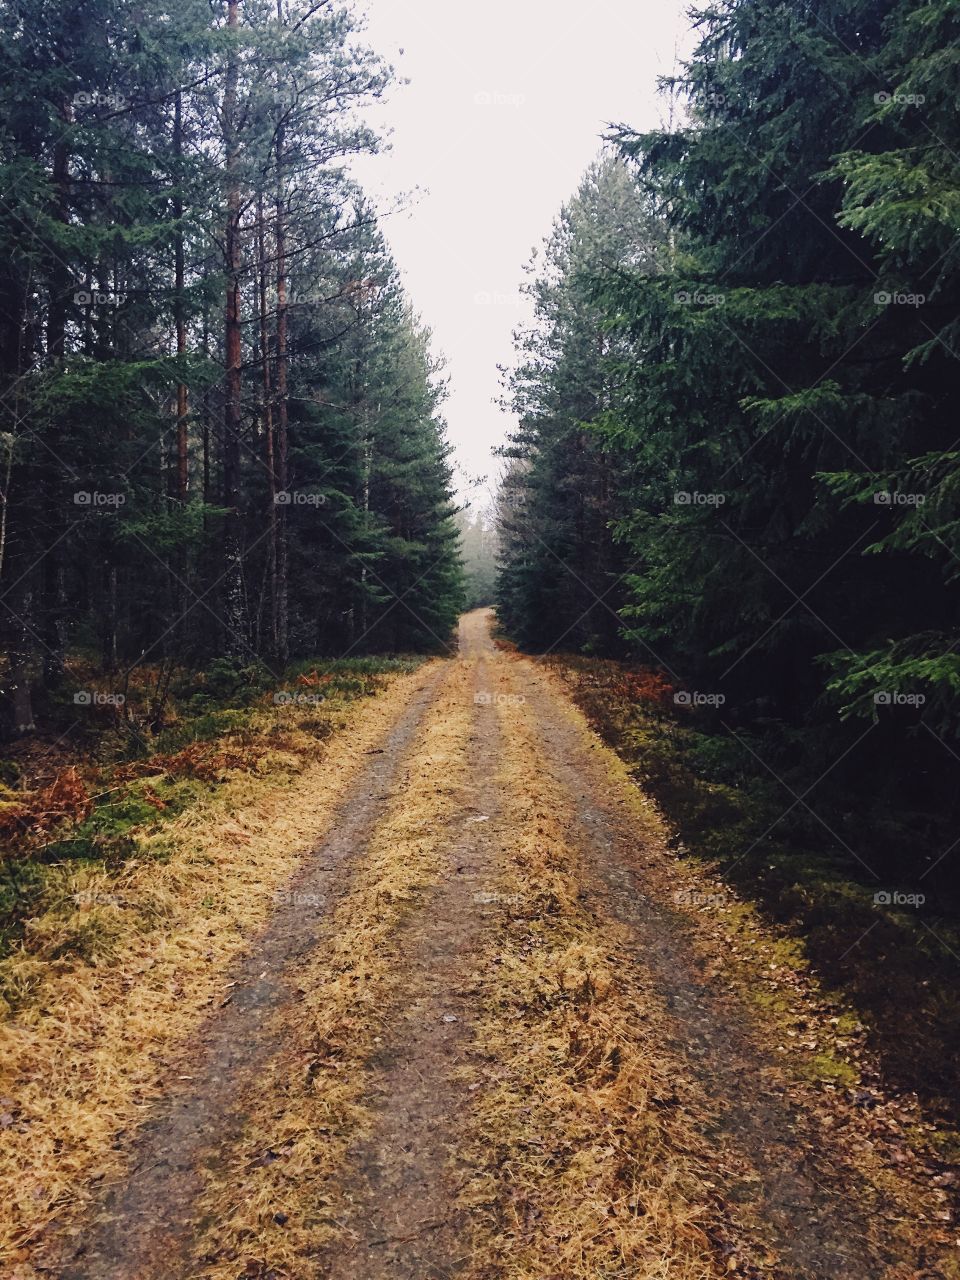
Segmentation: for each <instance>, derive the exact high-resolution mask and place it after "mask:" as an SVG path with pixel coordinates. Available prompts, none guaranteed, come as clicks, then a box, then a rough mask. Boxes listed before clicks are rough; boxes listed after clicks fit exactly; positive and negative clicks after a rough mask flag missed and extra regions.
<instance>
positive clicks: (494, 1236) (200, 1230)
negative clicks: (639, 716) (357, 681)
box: [31, 611, 941, 1280]
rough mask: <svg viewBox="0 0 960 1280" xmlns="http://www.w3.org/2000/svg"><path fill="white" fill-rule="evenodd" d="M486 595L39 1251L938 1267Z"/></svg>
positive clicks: (431, 1275)
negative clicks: (146, 1120) (78, 1240)
mask: <svg viewBox="0 0 960 1280" xmlns="http://www.w3.org/2000/svg"><path fill="white" fill-rule="evenodd" d="M490 623H491V619H490V616H489V614H488V612H487V611H478V612H476V613H473V614H470V615H467V616H466V617H465V618H464V619H463V622H462V624H461V635H460V654H459V658H458V659H457V660H456V661H454V662H452V663H449V664H446V666H442V667H439V668H438V669H437V670H436V672H435V674H433V675H431V676H430V678H429V679H428V681H427V682H426V684H425V685H424V686H423V688H422V689H421V690H420V692H419V693H418V694H417V695H416V696H415V697H414V698H413V700H412V701H411V702H410V703H409V705H408V706H407V707H406V709H405V710H404V712H403V714H402V716H401V718H400V719H399V721H398V722H397V723H396V725H395V727H394V728H393V730H392V732H391V734H390V736H389V738H388V739H387V741H386V742H385V744H384V745H385V750H384V752H383V754H381V755H375V756H372V757H371V762H370V765H369V766H368V768H367V769H366V770H365V771H364V772H363V774H362V776H361V777H359V778H358V779H357V780H356V782H355V783H354V785H353V787H352V789H351V790H350V792H349V794H348V795H347V797H346V798H345V803H344V805H343V806H342V807H341V810H340V816H339V819H338V821H337V822H336V823H335V825H334V826H333V828H332V829H331V831H330V833H329V835H328V836H327V838H326V839H325V840H324V842H323V843H322V844H321V846H320V847H319V848H318V849H317V850H316V852H315V853H314V854H312V855H311V856H310V857H309V858H308V859H307V860H306V861H305V863H304V865H303V867H302V868H301V870H300V872H299V874H298V876H297V878H296V880H295V882H293V883H292V884H291V886H290V889H291V892H292V894H297V895H300V898H299V899H298V898H296V897H294V898H293V899H292V905H291V906H290V907H289V908H285V907H280V908H278V909H277V911H276V912H275V913H274V915H273V917H272V919H271V920H270V922H269V923H268V925H267V927H266V929H265V930H264V931H263V932H262V933H261V935H260V936H259V938H258V939H257V940H256V941H255V943H254V944H253V945H252V946H251V948H250V954H249V956H248V958H247V960H245V961H244V962H243V964H242V965H240V966H239V967H238V968H237V971H236V973H234V974H233V975H232V977H233V980H234V981H235V982H236V984H237V985H236V986H235V987H233V988H232V989H231V990H232V996H231V998H230V1002H229V1003H228V1004H227V1005H226V1006H225V1007H223V1008H221V1009H219V1010H218V1011H217V1012H216V1014H215V1016H213V1017H212V1018H211V1019H210V1020H209V1022H208V1024H207V1025H206V1027H205V1028H204V1030H203V1032H202V1034H201V1035H200V1036H199V1037H197V1039H196V1042H195V1044H194V1045H193V1046H192V1047H191V1050H190V1051H191V1053H192V1054H193V1055H194V1060H195V1067H194V1069H193V1070H192V1071H191V1073H190V1074H191V1075H192V1076H193V1079H192V1080H191V1081H190V1082H185V1083H181V1082H173V1083H172V1084H171V1088H170V1091H169V1093H168V1094H167V1096H166V1097H165V1098H164V1100H163V1101H162V1103H161V1104H160V1105H159V1106H158V1107H157V1109H156V1112H155V1114H154V1116H153V1119H152V1121H151V1123H150V1124H149V1126H148V1127H147V1129H146V1130H145V1131H144V1132H143V1134H142V1135H141V1137H140V1138H139V1139H138V1140H137V1141H136V1143H135V1144H134V1146H133V1148H132V1149H131V1151H130V1152H129V1159H128V1174H127V1177H126V1178H125V1179H124V1180H122V1181H120V1182H118V1183H117V1184H115V1185H114V1187H113V1189H112V1190H111V1191H110V1192H109V1194H107V1195H106V1196H105V1197H103V1198H101V1201H100V1204H99V1212H98V1214H97V1215H96V1217H95V1218H94V1219H93V1220H92V1221H91V1222H90V1223H89V1224H88V1227H87V1229H86V1231H85V1233H84V1235H83V1237H82V1245H81V1248H80V1250H79V1252H78V1251H77V1250H76V1249H75V1248H74V1249H73V1250H72V1260H71V1261H70V1262H69V1263H65V1262H61V1263H60V1264H59V1265H58V1264H57V1263H56V1262H54V1263H52V1264H50V1265H49V1266H48V1267H47V1268H46V1274H51V1273H52V1274H55V1275H58V1276H63V1277H64V1280H67V1278H69V1280H81V1278H82V1280H107V1278H111V1280H114V1278H115V1280H122V1278H125V1277H131V1278H133V1277H135V1278H136V1280H154V1278H155V1277H156V1278H159V1277H164V1278H165V1280H168V1278H169V1280H174V1278H176V1277H190V1280H201V1278H203V1280H206V1278H207V1277H209V1278H210V1280H224V1278H225V1277H233V1276H237V1277H239V1276H255V1277H260V1278H261V1280H314V1278H316V1277H329V1278H330V1280H381V1278H382V1277H386V1276H391V1277H398V1278H399V1280H437V1278H438V1277H452V1276H462V1277H464V1278H465V1280H534V1277H536V1278H537V1280H580V1278H581V1277H582V1278H583V1280H593V1278H594V1277H596V1278H598V1280H599V1277H604V1278H605V1280H614V1278H616V1280H627V1277H630V1280H713V1278H715V1277H719V1276H720V1275H728V1276H729V1275H739V1276H753V1277H761V1276H766V1277H771V1278H774V1280H776V1278H779V1280H821V1277H823V1278H826V1277H831V1278H832V1277H835V1276H836V1277H840V1276H844V1277H851V1280H907V1278H908V1277H917V1276H926V1275H930V1276H936V1275H940V1274H941V1273H940V1272H938V1271H936V1270H934V1269H932V1263H931V1262H930V1258H931V1257H932V1256H933V1255H932V1254H930V1255H928V1256H927V1265H929V1266H930V1267H931V1269H930V1270H929V1271H927V1270H925V1269H924V1259H923V1257H922V1256H918V1255H917V1252H916V1248H915V1244H916V1239H917V1236H916V1233H915V1232H914V1233H913V1234H911V1233H910V1232H905V1231H901V1229H900V1224H902V1223H903V1222H904V1221H905V1219H906V1218H907V1217H908V1215H909V1213H910V1212H913V1211H914V1210H912V1209H908V1208H904V1206H903V1205H902V1204H901V1203H899V1202H898V1199H897V1190H896V1186H895V1179H890V1178H887V1179H886V1181H884V1179H883V1178H879V1179H878V1178H873V1179H870V1178H867V1177H865V1176H864V1174H863V1172H862V1168H861V1166H859V1165H854V1164H853V1163H851V1162H850V1161H848V1160H847V1158H846V1157H845V1155H844V1152H843V1151H842V1150H841V1149H840V1146H839V1144H837V1143H836V1141H834V1140H833V1139H832V1138H831V1136H830V1134H829V1133H828V1131H827V1128H826V1127H825V1126H824V1125H823V1123H822V1121H821V1117H820V1115H819V1113H818V1111H817V1108H816V1107H815V1106H814V1105H813V1104H812V1098H811V1099H810V1102H811V1105H809V1106H807V1105H805V1103H804V1100H803V1095H802V1092H801V1093H798V1092H797V1091H796V1090H795V1089H792V1088H790V1089H788V1088H787V1082H786V1081H785V1079H784V1077H783V1074H782V1066H781V1064H779V1063H778V1061H777V1060H776V1056H775V1054H773V1053H772V1052H771V1051H769V1050H766V1049H765V1048H764V1047H763V1046H762V1044H761V1043H760V1042H759V1040H758V1037H757V1027H756V1024H755V1022H754V1021H753V1020H752V1019H751V1017H750V1016H749V1015H748V1013H747V1011H746V1009H745V1008H744V1007H743V1006H741V1005H740V1004H738V1001H737V998H736V997H735V996H733V995H731V994H729V992H728V991H726V990H719V989H717V987H716V986H714V985H711V982H710V981H709V980H708V979H707V978H705V977H704V974H703V972H702V969H701V967H700V966H699V965H698V963H697V961H696V959H695V955H694V952H695V949H694V948H693V947H692V946H691V945H690V943H691V938H692V936H693V932H695V931H696V929H697V918H696V916H695V914H691V913H686V912H684V911H683V910H680V909H678V908H677V906H676V901H675V894H674V893H673V889H674V885H675V880H674V876H675V870H676V869H675V864H673V863H672V858H671V856H670V854H669V853H668V852H667V851H666V849H665V847H664V843H663V831H662V829H661V828H660V826H659V823H658V820H657V819H656V816H655V815H654V814H653V811H652V810H651V809H650V807H649V806H647V805H646V803H645V801H644V800H643V797H641V796H640V795H639V793H637V791H636V789H635V788H634V787H633V786H632V784H630V783H629V781H628V780H627V778H626V776H625V774H624V772H623V770H622V768H621V767H620V766H619V763H618V762H617V761H616V759H615V757H613V756H612V755H611V753H610V752H608V751H607V750H606V748H604V747H603V746H602V745H601V744H600V743H599V741H598V740H597V739H596V737H595V736H594V735H593V734H591V733H590V731H589V730H588V729H587V727H586V725H585V724H584V722H583V719H582V717H581V716H580V715H579V713H578V712H577V711H576V710H575V709H574V708H573V707H572V706H571V704H570V703H569V701H568V699H567V698H566V697H565V695H564V694H563V692H562V691H561V690H560V688H559V687H558V685H557V684H556V682H555V681H554V680H553V679H552V678H551V677H550V676H548V674H547V673H546V672H545V671H544V669H543V668H542V667H540V666H539V665H538V664H536V663H535V662H533V661H531V660H529V659H525V658H519V657H517V656H514V655H509V654H505V653H502V652H500V651H498V650H497V649H496V648H495V647H494V645H493V643H492V641H491V639H490ZM314 898H315V899H316V900H317V902H318V903H331V904H333V906H334V907H335V912H332V913H325V912H323V911H314V912H310V911H306V912H305V911H304V910H303V909H302V906H300V905H298V903H302V901H304V900H312V899H314ZM328 915H329V918H328ZM331 930H335V932H334V933H331ZM354 937H355V938H356V947H354V946H353V943H352V939H353V938H354ZM720 959H721V961H722V957H721V958H720ZM304 1062H308V1063H309V1066H308V1070H307V1072H306V1076H304V1072H303V1063H304ZM261 1080H262V1084H261ZM258 1091H259V1095H260V1096H258ZM798 1099H799V1101H798ZM297 1152H299V1156H297ZM258 1153H259V1154H258ZM291 1153H292V1154H291ZM298 1160H299V1163H298V1162H297V1161H298ZM285 1161H287V1164H286V1165H285V1163H284V1162H285ZM288 1169H289V1171H287V1170H288ZM881 1184H882V1185H883V1187H884V1189H883V1191H880V1190H879V1189H878V1187H879V1186H880V1185H881ZM564 1195H567V1196H568V1197H570V1199H569V1201H568V1202H566V1203H565V1202H564V1199H563V1196H564ZM574 1197H575V1198H574ZM913 1225H915V1224H913ZM55 1256H56V1255H55V1254H50V1255H48V1257H55ZM60 1256H61V1258H62V1257H64V1256H65V1255H63V1254H61V1255H60ZM31 1274H36V1273H31Z"/></svg>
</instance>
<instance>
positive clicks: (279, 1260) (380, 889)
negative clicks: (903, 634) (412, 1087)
mask: <svg viewBox="0 0 960 1280" xmlns="http://www.w3.org/2000/svg"><path fill="white" fill-rule="evenodd" d="M470 679H471V670H470V667H469V665H468V664H465V663H460V664H457V666H456V667H454V668H453V670H452V672H451V675H450V677H449V679H448V681H447V683H446V685H445V686H444V689H443V691H442V692H441V694H440V695H439V697H438V699H437V701H436V702H435V703H434V705H433V707H432V708H431V710H430V712H429V713H428V715H427V717H426V719H425V722H424V725H423V728H422V730H421V734H420V736H419V738H418V741H417V742H416V744H415V746H414V748H412V750H411V752H410V755H409V757H408V762H407V764H406V765H405V767H404V769H403V770H402V776H401V777H400V779H399V780H398V782H397V784H396V785H395V787H394V789H393V792H392V795H391V807H390V810H389V812H388V814H387V816H386V817H385V818H384V820H383V821H382V822H381V823H380V825H379V826H378V827H377V829H376V831H375V833H374V835H373V838H372V840H371V842H370V845H369V846H368V848H367V850H366V851H365V852H364V854H363V857H362V860H360V861H358V863H357V866H356V872H355V877H354V879H353V880H352V881H351V884H350V887H349V890H348V892H347V893H346V895H345V896H344V898H343V899H342V900H341V902H340V903H339V905H338V906H337V908H336V910H335V911H334V912H333V913H332V915H331V917H330V918H329V920H328V922H327V925H326V927H325V928H324V931H323V934H322V937H321V938H320V940H319V941H318V944H317V946H316V948H315V949H314V951H313V953H312V954H311V956H310V958H309V959H308V960H307V962H306V963H305V964H304V965H303V966H302V967H301V968H300V969H299V970H298V971H295V972H293V973H292V974H291V975H290V978H289V981H290V982H291V984H292V985H294V986H295V987H296V989H297V991H298V992H299V993H300V995H301V999H300V1001H299V1003H298V1004H297V1005H296V1006H295V1007H294V1008H295V1013H294V1015H293V1019H291V1018H290V1015H289V1012H288V1013H287V1016H286V1018H284V1020H283V1026H282V1032H283V1041H284V1050H283V1052H282V1053H281V1054H280V1055H279V1056H278V1058H277V1059H275V1060H274V1061H273V1062H272V1063H271V1065H270V1068H269V1072H268V1074H266V1075H265V1076H264V1077H262V1078H261V1079H259V1080H258V1081H257V1084H256V1096H255V1098H251V1099H250V1100H249V1101H250V1105H249V1107H248V1110H250V1111H252V1112H254V1113H255V1119H253V1120H252V1121H251V1122H250V1123H249V1125H248V1126H247V1129H246V1131H245V1133H244V1136H243V1139H242V1140H241V1142H240V1143H239V1144H238V1146H237V1147H236V1148H235V1149H233V1150H231V1151H230V1152H228V1153H225V1154H224V1153H221V1154H220V1156H219V1157H218V1162H217V1169H216V1173H215V1174H214V1175H212V1176H211V1178H210V1181H209V1185H208V1189H207V1192H206V1194H205V1196H204V1198H203V1202H202V1204H201V1206H200V1211H201V1212H202V1214H203V1216H204V1218H205V1220H206V1221H207V1222H209V1223H210V1224H211V1225H210V1226H209V1227H208V1229H207V1232H206V1235H205V1236H204V1238H203V1239H202V1240H201V1242H200V1244H199V1246H198V1250H197V1261H196V1262H195V1264H194V1268H195V1269H194V1270H193V1271H192V1272H191V1274H192V1275H195V1276H197V1277H200V1276H202V1277H204V1280H233V1277H235V1276H236V1275H237V1274H238V1268H245V1270H243V1271H242V1274H248V1275H268V1274H269V1275H272V1276H276V1277H296V1278H298V1280H299V1278H300V1277H304V1278H305V1277H307V1276H313V1275H315V1274H317V1271H316V1256H317V1254H318V1252H319V1251H320V1250H321V1249H323V1248H324V1247H325V1246H326V1245H328V1244H329V1243H330V1242H331V1241H332V1240H333V1239H334V1238H335V1236H336V1234H337V1230H338V1227H337V1220H338V1219H339V1218H340V1217H341V1215H342V1212H343V1200H342V1196H343V1175H344V1173H345V1171H346V1169H347V1166H348V1163H349V1161H348V1159H347V1157H348V1151H349V1150H350V1149H351V1148H353V1147H354V1146H355V1145H356V1143H357V1142H358V1141H359V1140H360V1138H361V1137H362V1136H364V1135H365V1133H366V1132H367V1131H368V1121H369V1113H368V1112H367V1111H366V1109H365V1107H364V1102H363V1095H364V1091H365V1088H366V1086H367V1084H368V1076H367V1074H366V1071H365V1064H366V1063H367V1061H368V1059H369V1058H370V1056H371V1054H372V1053H373V1052H374V1051H375V1049H376V1047H377V1044H378V1039H379V1033H380V1032H381V1031H384V1033H385V1034H386V1022H385V1019H387V1018H388V1017H389V1010H390V1001H391V999H392V998H395V997H396V994H397V992H398V990H399V988H400V986H401V985H402V983H403V980H404V975H403V972H402V966H401V963H400V957H399V952H398V931H399V929H400V928H401V926H402V924H403V921H404V919H405V917H406V916H407V914H408V913H409V912H410V910H411V909H413V908H415V907H416V906H418V905H422V903H423V899H424V894H425V893H428V892H429V890H430V887H431V886H432V885H433V884H435V883H436V881H437V878H438V876H439V875H440V874H441V872H442V870H443V868H444V866H445V865H446V857H445V855H446V852H447V850H448V848H449V845H450V835H449V829H448V823H449V822H450V820H451V819H454V818H456V817H457V816H458V814H459V812H460V810H461V807H462V802H461V800H460V796H459V790H460V787H461V785H462V781H463V777H464V769H465V765H464V761H465V750H464V749H465V744H466V739H467V736H468V734H469V732H470V725H471V719H472V716H471V711H472V708H471V707H470V706H469V702H470V699H469V697H468V696H467V692H466V690H467V689H468V687H469V682H470Z"/></svg>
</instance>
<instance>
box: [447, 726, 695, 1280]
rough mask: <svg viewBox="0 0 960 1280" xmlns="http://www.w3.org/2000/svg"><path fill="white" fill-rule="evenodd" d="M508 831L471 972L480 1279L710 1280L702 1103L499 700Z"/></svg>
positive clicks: (561, 810) (473, 1271)
mask: <svg viewBox="0 0 960 1280" xmlns="http://www.w3.org/2000/svg"><path fill="white" fill-rule="evenodd" d="M500 714H501V715H502V717H503V728H504V734H505V739H506V749H505V752H504V756H503V769H502V776H501V782H502V785H503V787H504V798H503V805H504V817H505V819H506V821H507V824H508V828H509V830H510V832H511V837H510V840H509V844H508V847H507V848H506V850H505V853H504V860H503V867H502V873H501V881H500V884H499V885H498V886H497V892H498V895H499V897H498V901H499V903H500V906H499V908H498V917H499V918H498V919H497V920H496V928H495V933H494V936H493V937H492V938H491V942H490V946H489V949H488V951H487V953H486V954H485V955H484V956H483V958H482V962H481V966H480V968H479V970H478V976H477V981H478V985H479V986H480V988H481V990H482V992H483V995H484V1002H485V1016H484V1018H483V1021H482V1024H481V1026H480V1027H479V1030H478V1033H477V1046H478V1048H479V1049H481V1050H482V1053H483V1055H484V1057H485V1058H486V1061H487V1066H486V1069H485V1071H484V1072H483V1074H482V1076H481V1078H480V1079H478V1080H476V1081H475V1082H474V1084H473V1086H472V1087H474V1088H475V1089H476V1104H475V1108H474V1111H473V1114H472V1116H471V1117H470V1121H469V1126H468V1132H467V1134H466V1135H465V1143H466V1147H467V1158H468V1160H469V1161H470V1162H471V1163H472V1164H473V1165H474V1166H475V1167H476V1169H477V1173H476V1175H475V1176H474V1177H473V1178H472V1179H470V1180H469V1182H468V1184H467V1186H466V1188H465V1190H464V1193H463V1199H464V1202H465V1203H466V1204H467V1205H468V1206H469V1207H470V1208H471V1210H472V1212H473V1215H474V1221H475V1223H476V1229H475V1232H474V1239H473V1248H472V1261H471V1264H470V1266H469V1267H468V1269H467V1272H466V1275H467V1276H468V1277H470V1278H471V1280H481V1278H482V1280H500V1278H503V1280H506V1278H507V1277H510V1280H534V1278H536V1280H600V1278H601V1277H610V1278H612V1277H623V1278H624V1280H626V1277H630V1280H655V1278H656V1280H661V1278H663V1280H665V1278H666V1277H670V1280H708V1278H712V1277H715V1276H717V1275H718V1274H719V1271H718V1270H717V1264H716V1263H715V1261H714V1258H713V1255H712V1251H711V1248H710V1243H709V1240H708V1237H707V1234H706V1231H705V1228H706V1227H707V1226H708V1221H707V1214H708V1212H709V1209H708V1207H709V1204H710V1193H709V1190H708V1189H707V1188H706V1186H705V1184H704V1176H703V1170H702V1167H701V1163H700V1158H699V1154H698V1146H697V1139H696V1136H695V1132H694V1129H693V1125H692V1123H691V1119H690V1112H691V1110H692V1109H693V1108H694V1107H695V1106H697V1105H699V1106H700V1108H701V1116H702V1103H699V1104H698V1103H697V1100H696V1099H695V1098H694V1097H693V1096H692V1095H691V1094H690V1092H689V1091H688V1090H687V1089H686V1086H685V1085H684V1084H683V1082H682V1081H680V1080H678V1079H677V1078H676V1077H675V1076H674V1074H673V1073H672V1071H671V1064H670V1060H669V1056H668V1054H666V1053H665V1052H664V1049H663V1046H662V1044H661V1034H660V1032H661V1027H660V1019H661V1014H660V1010H659V1007H658V1005H657V1002H656V1001H655V1000H654V999H653V998H652V995H651V993H650V992H649V991H648V990H646V989H645V987H644V980H643V978H642V976H641V975H640V974H638V972H637V967H636V961H635V959H629V960H628V958H627V956H626V954H625V951H624V942H625V939H624V936H623V932H622V930H621V929H620V927H619V926H618V925H616V924H615V923H613V922H612V921H610V920H609V919H607V918H605V917H604V915H603V914H602V912H601V911H599V910H598V909H597V908H595V907H592V906H591V905H589V904H588V903H587V902H585V901H584V900H583V897H582V889H583V888H584V880H583V878H582V875H581V868H580V866H579V863H578V857H577V853H576V850H575V849H574V848H573V847H572V844H571V842H570V840H569V837H568V832H569V828H570V820H571V813H570V808H569V806H570V800H569V799H568V797H567V795H566V794H565V792H564V790H563V788H562V787H561V786H560V785H559V784H558V783H557V782H556V781H555V780H554V779H553V778H551V776H550V774H549V771H548V768H547V766H546V764H545V762H544V760H543V757H542V753H541V751H540V749H539V742H538V739H537V735H536V721H535V719H534V717H533V715H532V713H531V711H530V709H529V708H528V707H524V706H516V705H506V704H504V705H501V707H500Z"/></svg>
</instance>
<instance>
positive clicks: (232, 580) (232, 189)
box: [222, 0, 245, 655]
mask: <svg viewBox="0 0 960 1280" xmlns="http://www.w3.org/2000/svg"><path fill="white" fill-rule="evenodd" d="M238 26H239V3H238V0H229V3H228V5H227V30H228V31H229V32H230V33H231V34H233V33H235V32H236V31H237V29H238ZM238 79H239V62H238V58H237V48H236V45H235V44H234V43H233V42H232V41H231V44H230V47H229V49H228V52H227V68H226V77H225V80H224V90H223V135H224V147H225V161H226V166H225V167H226V204H227V220H226V228H225V235H224V256H225V267H226V277H227V289H226V304H225V308H224V353H225V356H224V358H225V365H226V376H225V384H224V403H223V440H222V449H223V505H224V507H225V508H226V516H225V525H224V539H223V622H224V628H225V630H226V638H225V649H226V652H227V653H230V654H234V655H239V654H240V653H241V652H242V651H243V649H244V647H245V646H244V636H245V616H244V615H245V609H244V593H243V556H242V552H241V541H240V430H241V403H240V397H241V394H242V372H241V360H242V338H241V325H240V266H241V263H240V179H239V174H238V172H237V170H238V166H239V159H240V149H239V140H238V136H237V118H236V117H237V83H238Z"/></svg>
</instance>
